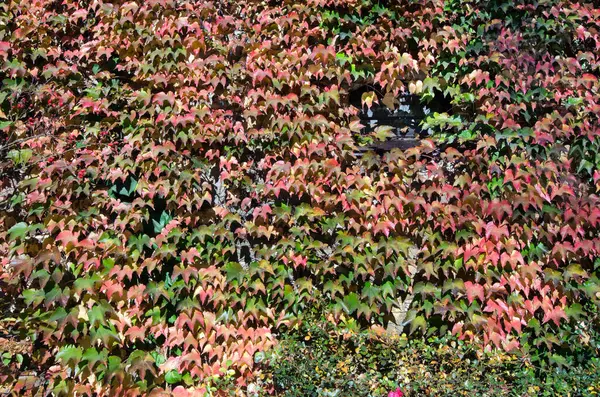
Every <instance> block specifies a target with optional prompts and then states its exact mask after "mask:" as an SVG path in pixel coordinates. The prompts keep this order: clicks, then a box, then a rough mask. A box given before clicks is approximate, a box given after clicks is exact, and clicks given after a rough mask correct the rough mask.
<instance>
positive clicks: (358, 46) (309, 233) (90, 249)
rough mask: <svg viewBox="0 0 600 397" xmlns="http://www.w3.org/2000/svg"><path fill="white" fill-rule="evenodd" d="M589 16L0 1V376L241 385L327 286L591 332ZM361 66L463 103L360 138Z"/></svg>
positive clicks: (366, 310) (164, 385)
mask: <svg viewBox="0 0 600 397" xmlns="http://www.w3.org/2000/svg"><path fill="white" fill-rule="evenodd" d="M599 20H600V9H599V8H598V7H597V6H594V5H593V4H591V3H589V4H588V3H585V2H573V1H566V0H540V1H535V2H532V1H524V0H519V1H510V2H509V1H499V0H496V1H475V0H471V1H469V0H448V1H442V0H399V1H385V0H381V1H372V0H346V1H341V0H308V1H305V2H297V1H277V2H276V1H253V0H251V1H233V0H223V1H215V2H209V1H196V0H144V1H122V0H106V1H105V0H62V1H60V0H7V1H5V2H2V3H0V79H1V81H2V88H1V91H0V155H1V158H0V162H1V163H2V165H1V167H2V168H1V171H2V172H1V175H0V282H1V284H0V295H1V296H0V298H1V299H2V302H1V303H0V305H2V306H1V307H0V309H1V312H2V313H3V317H2V322H3V323H2V327H0V330H6V331H3V337H4V338H5V339H7V340H13V341H15V340H25V338H26V337H29V338H30V339H29V340H30V341H31V343H32V344H33V345H32V346H31V349H29V353H26V354H25V355H23V354H22V353H18V354H17V353H15V354H12V353H10V352H8V353H5V354H4V355H3V361H4V362H3V364H4V366H3V368H4V369H3V370H2V373H1V374H0V376H1V378H0V380H1V381H2V382H6V383H7V384H13V385H16V386H15V387H16V388H17V389H16V390H18V388H23V387H26V386H27V385H25V384H23V382H22V381H20V380H19V372H18V371H19V369H24V368H28V369H34V370H36V371H37V372H38V373H40V372H42V373H44V374H45V375H46V377H47V379H48V382H47V383H46V384H44V385H42V386H43V387H46V388H47V389H48V390H53V391H54V393H56V394H57V395H58V394H72V393H75V392H76V393H78V394H87V395H91V394H92V393H97V394H100V395H138V394H140V393H145V392H155V393H159V392H161V391H172V392H173V393H176V394H178V395H187V393H194V392H201V390H202V387H205V386H206V385H207V384H209V383H210V382H213V381H214V379H215V377H218V376H221V375H222V374H223V373H233V374H234V375H232V376H234V377H235V378H236V380H237V385H238V386H239V387H244V385H245V384H246V383H247V382H248V381H249V379H251V378H252V376H253V375H256V374H258V372H259V371H260V359H259V358H257V355H259V356H260V355H261V354H262V353H263V352H264V351H268V350H269V349H270V348H272V347H273V346H274V345H275V344H276V340H277V339H276V336H277V334H278V333H280V332H282V331H285V330H286V328H287V327H289V326H290V325H291V324H293V323H294V322H295V321H296V320H297V319H298V318H301V315H302V314H303V313H304V312H305V311H306V309H307V308H309V307H311V306H313V305H314V304H315V303H316V302H319V303H320V304H322V305H324V307H325V308H326V311H327V312H329V313H330V314H331V315H333V316H334V318H335V319H337V321H341V319H342V315H344V316H345V317H344V318H354V319H356V321H358V324H359V325H360V326H361V327H368V326H372V327H377V326H381V325H386V324H387V322H388V321H389V320H390V319H393V318H394V317H393V313H394V312H395V310H398V308H399V307H400V306H402V303H407V302H409V303H411V305H410V307H409V308H408V309H409V310H408V314H407V316H406V318H405V320H406V322H407V324H410V326H409V328H408V330H409V331H410V332H412V333H417V332H422V333H426V334H445V333H446V332H448V331H451V332H452V333H453V334H455V335H456V336H457V337H459V338H460V339H462V340H468V341H476V342H481V343H482V344H483V345H485V346H487V347H491V348H500V349H505V350H520V351H522V352H524V354H526V355H529V356H530V357H531V358H532V359H535V357H537V355H538V354H539V352H543V351H547V352H549V353H550V355H552V354H554V353H556V352H560V353H562V352H568V353H570V354H571V353H572V354H573V355H574V356H576V357H578V358H579V359H582V360H583V359H585V358H586V357H588V356H589V355H590V354H594V353H597V346H596V345H594V344H593V343H592V342H590V341H591V340H592V339H591V337H590V332H591V331H590V330H591V329H592V328H593V327H594V326H597V325H598V316H597V307H598V304H599V303H600V280H599V275H600V274H599V271H598V268H599V267H600V260H599V259H598V252H599V250H600V237H599V236H600V205H599V204H600V202H599V201H600V200H599V198H598V191H599V190H600V170H599V165H600V164H599V162H600V160H599V159H600V154H599V153H600V151H599V150H600V126H599V123H598V114H600V104H599V101H598V99H599V98H598V89H599V86H600V85H599V83H598V77H599V74H600V70H599V64H598V60H599V56H598V54H599V53H600V37H599V36H598V29H600V26H599V25H600V23H599ZM360 87H371V88H372V91H368V92H365V94H363V95H362V99H363V102H364V104H365V106H367V107H369V106H373V104H375V103H377V102H379V103H383V104H385V105H386V106H389V107H395V106H398V98H399V96H401V95H402V94H403V93H406V92H410V93H412V94H417V95H419V96H420V97H421V99H422V101H423V102H427V101H431V100H433V99H434V98H436V97H439V96H440V95H442V96H445V98H446V99H447V100H449V101H450V102H451V104H452V109H448V111H447V112H445V113H444V112H442V113H438V112H433V113H431V114H430V115H429V116H428V118H427V119H426V120H425V121H424V127H426V128H429V129H430V130H431V131H432V132H433V135H432V136H431V137H430V138H428V139H423V140H422V141H421V142H420V145H419V146H417V147H415V148H411V149H408V150H391V151H389V152H387V153H383V154H381V153H376V152H367V153H365V154H364V155H363V156H361V157H360V158H357V156H356V149H357V146H358V143H357V142H364V141H365V140H368V139H371V141H372V140H373V139H378V138H384V137H385V136H386V134H385V131H381V130H379V131H376V132H375V133H374V136H372V137H361V136H360V135H361V131H362V129H361V126H360V124H359V122H358V113H359V109H357V108H356V107H354V106H351V105H350V102H349V96H350V93H351V91H353V90H356V89H358V88H360ZM371 88H369V89H371ZM404 306H406V305H404ZM348 316H350V317H348ZM557 357H558V356H557ZM257 362H259V364H258V365H257ZM228 371H233V372H228ZM14 382H16V383H14ZM203 385H204V386H203ZM42 386H40V387H42Z"/></svg>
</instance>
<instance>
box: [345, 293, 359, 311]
mask: <svg viewBox="0 0 600 397" xmlns="http://www.w3.org/2000/svg"><path fill="white" fill-rule="evenodd" d="M359 304H360V300H359V299H358V295H356V294H355V293H354V292H351V293H349V294H348V295H346V296H345V297H344V301H343V306H344V309H345V310H346V311H347V312H348V313H353V312H355V311H356V309H358V305H359Z"/></svg>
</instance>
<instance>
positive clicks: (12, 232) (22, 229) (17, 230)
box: [8, 222, 29, 240]
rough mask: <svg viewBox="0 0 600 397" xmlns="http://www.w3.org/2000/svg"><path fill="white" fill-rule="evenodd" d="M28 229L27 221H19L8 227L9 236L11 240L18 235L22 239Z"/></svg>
mask: <svg viewBox="0 0 600 397" xmlns="http://www.w3.org/2000/svg"><path fill="white" fill-rule="evenodd" d="M28 229H29V227H28V226H27V224H26V223H25V222H19V223H17V224H16V225H14V226H13V227H11V228H10V229H8V238H10V239H11V240H13V239H15V238H16V237H18V238H20V239H22V238H23V236H25V234H27V230H28Z"/></svg>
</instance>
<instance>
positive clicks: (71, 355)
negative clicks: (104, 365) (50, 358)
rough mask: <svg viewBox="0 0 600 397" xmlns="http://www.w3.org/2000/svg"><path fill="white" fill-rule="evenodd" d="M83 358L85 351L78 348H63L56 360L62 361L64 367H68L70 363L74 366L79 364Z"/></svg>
mask: <svg viewBox="0 0 600 397" xmlns="http://www.w3.org/2000/svg"><path fill="white" fill-rule="evenodd" d="M82 357H83V349H82V348H81V347H76V346H67V347H63V348H62V349H61V350H60V351H59V352H58V353H57V354H56V358H57V359H58V360H60V361H61V362H62V363H63V365H68V364H69V363H70V362H72V363H73V364H77V363H79V361H81V358H82Z"/></svg>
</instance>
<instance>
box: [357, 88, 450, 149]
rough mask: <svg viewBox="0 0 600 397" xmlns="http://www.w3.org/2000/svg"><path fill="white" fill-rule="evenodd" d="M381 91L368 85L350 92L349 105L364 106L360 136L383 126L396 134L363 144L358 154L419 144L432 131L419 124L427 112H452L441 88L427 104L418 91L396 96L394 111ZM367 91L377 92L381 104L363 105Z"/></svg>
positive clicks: (406, 147)
mask: <svg viewBox="0 0 600 397" xmlns="http://www.w3.org/2000/svg"><path fill="white" fill-rule="evenodd" d="M382 91H383V90H381V88H380V87H377V86H371V85H365V86H362V87H360V88H358V89H356V90H353V91H351V92H350V95H349V102H350V105H352V106H354V107H356V108H359V109H361V111H360V113H359V118H360V122H361V124H362V125H363V126H364V128H363V129H362V131H361V135H368V134H370V133H371V132H373V131H375V129H376V128H377V127H380V126H390V127H392V128H393V130H392V131H393V134H394V136H393V137H392V138H390V139H388V140H386V141H381V142H375V143H372V144H369V145H366V146H363V147H361V148H360V149H359V151H358V153H357V156H358V157H360V156H361V155H362V153H364V152H366V151H368V150H374V151H375V152H377V153H378V154H383V153H385V152H387V151H390V150H392V149H395V148H398V149H400V150H406V149H410V148H412V147H415V146H418V145H419V141H420V140H421V139H424V138H426V137H427V136H429V135H431V131H430V130H423V129H422V128H421V126H420V124H421V122H422V121H423V120H424V119H425V118H427V116H428V115H430V114H433V113H434V112H437V113H443V112H446V113H449V114H451V109H452V105H451V104H450V99H449V98H448V97H446V96H444V95H443V94H442V92H440V91H436V94H435V96H434V97H433V99H432V100H431V101H429V102H428V103H424V102H423V101H421V97H420V96H419V95H417V94H410V93H409V92H405V93H402V94H400V96H399V97H397V98H395V103H394V109H393V110H392V109H389V108H388V107H387V106H386V105H385V104H384V101H383V98H384V96H383V92H382ZM367 92H375V93H376V95H377V99H378V103H373V105H372V106H371V108H370V109H368V108H367V106H366V105H365V106H362V96H363V94H364V93H367Z"/></svg>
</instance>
